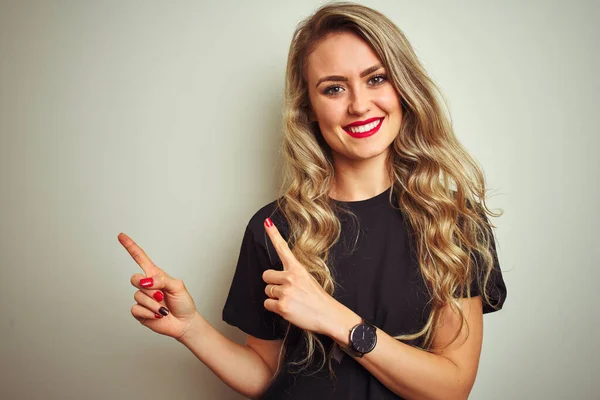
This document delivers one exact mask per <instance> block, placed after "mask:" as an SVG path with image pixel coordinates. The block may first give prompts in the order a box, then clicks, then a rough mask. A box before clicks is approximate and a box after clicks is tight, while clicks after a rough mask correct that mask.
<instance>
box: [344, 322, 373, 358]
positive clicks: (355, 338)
mask: <svg viewBox="0 0 600 400" xmlns="http://www.w3.org/2000/svg"><path fill="white" fill-rule="evenodd" d="M350 341H351V342H352V347H353V348H354V349H355V350H356V351H360V352H361V353H368V352H369V351H371V350H373V348H374V347H375V344H376V343H377V334H376V333H375V328H374V327H372V326H371V325H368V324H360V325H358V326H357V327H356V328H354V330H353V331H352V335H351V336H350Z"/></svg>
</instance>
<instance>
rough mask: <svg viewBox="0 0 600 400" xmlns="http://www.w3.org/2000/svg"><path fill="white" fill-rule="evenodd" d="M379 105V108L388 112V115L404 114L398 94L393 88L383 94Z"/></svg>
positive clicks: (379, 99)
mask: <svg viewBox="0 0 600 400" xmlns="http://www.w3.org/2000/svg"><path fill="white" fill-rule="evenodd" d="M378 104H379V107H380V108H381V109H382V110H384V111H386V112H387V113H388V114H391V113H401V112H402V109H401V107H400V99H399V98H398V94H397V93H396V91H395V90H394V89H393V88H391V87H390V88H389V90H385V91H382V92H381V95H380V96H379V97H378Z"/></svg>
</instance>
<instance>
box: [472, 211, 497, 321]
mask: <svg viewBox="0 0 600 400" xmlns="http://www.w3.org/2000/svg"><path fill="white" fill-rule="evenodd" d="M481 216H482V217H484V218H485V220H486V222H487V223H488V233H489V236H490V247H489V249H490V251H491V253H492V258H493V260H494V266H493V269H492V271H491V273H490V277H489V278H488V282H487V286H486V292H487V295H488V298H489V301H486V299H485V296H483V291H482V288H481V285H483V283H484V280H485V271H484V270H483V268H482V266H483V257H482V255H481V254H480V253H473V254H472V257H471V263H472V265H473V270H472V271H473V273H472V275H471V276H472V281H471V286H470V289H471V297H476V296H481V301H482V302H483V313H484V314H487V313H491V312H494V311H498V310H500V309H502V306H503V305H504V301H505V300H506V284H505V283H504V278H503V276H502V271H501V269H500V262H499V260H498V253H497V251H496V242H495V238H494V234H493V231H492V229H491V227H490V226H489V220H488V218H487V215H486V214H485V213H481Z"/></svg>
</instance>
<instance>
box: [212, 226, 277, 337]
mask: <svg viewBox="0 0 600 400" xmlns="http://www.w3.org/2000/svg"><path fill="white" fill-rule="evenodd" d="M272 268H273V266H272V265H271V262H270V259H269V256H268V254H267V250H266V248H265V247H262V246H260V245H259V244H258V243H257V242H256V241H255V238H254V234H253V232H252V229H251V224H249V225H248V227H246V231H245V232H244V237H243V239H242V245H241V248H240V254H239V257H238V261H237V266H236V269H235V272H234V275H233V280H232V282H231V287H230V289H229V295H228V296H227V300H226V301H225V306H224V307H223V321H225V322H227V323H228V324H229V325H233V326H237V327H238V328H239V329H241V330H242V331H243V332H245V333H246V334H248V335H252V336H255V337H257V338H259V339H264V340H275V339H282V338H283V337H284V332H285V331H284V322H285V320H283V318H281V316H279V315H278V314H276V313H273V312H271V311H269V310H267V309H266V308H265V307H264V301H265V300H266V299H267V295H266V293H265V287H266V285H267V284H266V283H265V281H263V279H262V274H263V272H264V271H265V270H267V269H272Z"/></svg>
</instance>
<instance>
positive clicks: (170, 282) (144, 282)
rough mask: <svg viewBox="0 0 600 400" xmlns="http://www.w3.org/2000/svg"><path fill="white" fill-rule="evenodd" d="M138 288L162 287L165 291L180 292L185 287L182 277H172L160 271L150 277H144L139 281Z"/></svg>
mask: <svg viewBox="0 0 600 400" xmlns="http://www.w3.org/2000/svg"><path fill="white" fill-rule="evenodd" d="M138 285H139V286H138V288H140V289H141V288H144V289H160V290H162V291H163V292H168V293H173V294H175V293H178V292H180V291H182V290H185V289H184V285H183V281H182V280H181V279H175V278H171V277H170V276H168V275H167V274H165V273H159V274H156V275H154V276H150V277H143V278H141V279H140V280H139V281H138Z"/></svg>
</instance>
